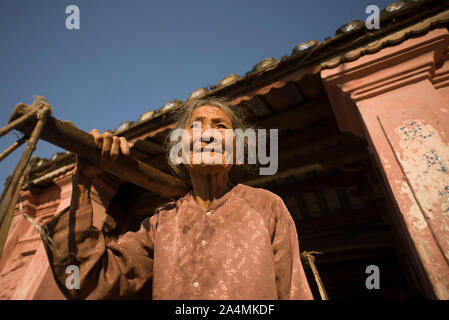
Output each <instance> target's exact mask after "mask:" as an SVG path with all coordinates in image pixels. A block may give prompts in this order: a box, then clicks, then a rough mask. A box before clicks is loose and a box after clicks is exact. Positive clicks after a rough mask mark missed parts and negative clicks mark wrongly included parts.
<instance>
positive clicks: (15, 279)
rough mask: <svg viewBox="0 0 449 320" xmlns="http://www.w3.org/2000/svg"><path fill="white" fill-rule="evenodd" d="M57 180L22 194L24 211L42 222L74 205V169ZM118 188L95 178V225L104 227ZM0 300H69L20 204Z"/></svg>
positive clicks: (0, 277)
mask: <svg viewBox="0 0 449 320" xmlns="http://www.w3.org/2000/svg"><path fill="white" fill-rule="evenodd" d="M72 167H73V166H72ZM53 182H54V185H52V186H51V187H49V188H46V189H43V190H41V191H39V190H38V189H32V190H27V191H25V192H22V193H21V199H22V205H23V209H24V212H25V213H26V214H28V215H29V216H31V217H32V218H33V219H34V220H35V221H36V222H37V223H39V224H42V223H45V222H47V221H48V220H49V219H51V218H52V217H53V216H54V215H55V214H56V213H58V212H60V211H62V210H63V209H64V208H66V207H67V206H69V205H70V198H71V195H72V171H71V170H69V171H68V172H66V173H64V174H62V175H60V176H58V177H56V178H54V180H53ZM117 187H118V185H114V184H111V183H104V182H102V181H99V180H96V181H95V183H94V188H93V193H92V198H93V200H94V201H93V205H94V224H95V226H97V227H99V228H101V227H102V224H103V220H104V217H105V207H107V205H108V203H109V201H110V199H111V198H112V196H113V195H114V193H115V191H116V189H117ZM100 195H101V196H100ZM0 299H3V300H4V299H19V300H21V299H65V297H64V296H63V295H62V293H61V292H60V290H59V289H58V287H57V285H56V283H55V281H54V279H53V275H52V273H51V269H50V266H49V264H48V260H47V254H46V252H45V249H44V246H43V244H42V241H41V238H40V235H39V233H38V231H37V230H36V229H35V228H33V226H32V225H31V224H30V223H29V222H28V221H26V220H25V219H24V218H23V217H22V216H21V215H20V213H19V210H18V206H17V208H16V211H15V213H14V217H13V221H12V223H11V228H10V231H9V233H8V238H7V240H6V244H5V249H4V252H3V255H2V258H1V260H0Z"/></svg>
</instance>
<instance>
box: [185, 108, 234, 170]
mask: <svg viewBox="0 0 449 320" xmlns="http://www.w3.org/2000/svg"><path fill="white" fill-rule="evenodd" d="M185 129H186V130H188V132H189V134H190V163H191V165H188V166H187V167H188V169H189V170H191V169H195V168H197V169H201V170H206V171H210V170H213V171H215V170H229V169H230V167H231V164H226V157H227V156H228V154H227V152H226V137H228V140H230V139H232V138H231V137H230V136H229V135H228V136H227V135H226V131H225V130H226V129H228V134H229V132H230V131H231V130H232V129H233V128H232V121H231V118H230V117H229V116H228V115H227V114H226V113H225V112H224V111H223V110H222V109H220V108H219V107H216V106H209V105H206V106H201V107H198V108H197V109H195V111H194V112H193V114H192V117H191V118H190V119H189V121H188V122H187V124H186V127H185ZM210 129H215V130H210ZM208 135H209V138H208V137H207V136H208ZM201 137H202V139H201ZM220 140H221V141H220ZM220 146H221V147H220ZM220 149H221V150H220ZM194 157H196V162H195V161H194V160H195V159H194ZM218 157H220V158H221V164H217V163H216V161H215V163H211V162H210V161H211V160H209V161H208V159H215V160H217V159H218ZM199 159H201V160H200V163H201V164H199V163H198V160H199ZM212 162H213V160H212ZM195 163H196V164H195Z"/></svg>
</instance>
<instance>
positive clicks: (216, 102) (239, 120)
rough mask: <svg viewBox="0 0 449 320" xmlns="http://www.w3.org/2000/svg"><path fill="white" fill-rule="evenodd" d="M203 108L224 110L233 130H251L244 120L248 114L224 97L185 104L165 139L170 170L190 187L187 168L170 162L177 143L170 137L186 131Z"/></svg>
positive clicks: (195, 100) (196, 100)
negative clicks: (182, 130) (177, 130)
mask: <svg viewBox="0 0 449 320" xmlns="http://www.w3.org/2000/svg"><path fill="white" fill-rule="evenodd" d="M202 106H214V107H218V108H220V109H221V110H223V111H224V112H225V113H226V115H227V116H228V117H229V118H230V119H231V123H232V129H233V130H235V129H242V130H243V131H245V130H246V129H249V128H251V126H249V124H247V123H246V121H245V120H244V119H245V118H246V117H247V112H245V110H244V109H242V108H238V107H234V106H231V105H230V103H229V100H228V99H226V98H224V97H205V98H197V99H191V100H188V101H186V102H184V103H183V104H182V105H181V106H180V107H179V108H178V109H177V110H176V113H175V120H176V126H175V127H174V128H173V129H172V130H171V131H170V132H169V134H168V135H167V138H166V139H165V155H166V158H167V162H168V165H169V167H170V170H171V171H172V172H173V173H174V174H175V175H176V176H178V177H179V178H181V179H183V180H184V181H185V182H187V183H188V184H189V185H190V184H191V182H190V175H189V173H188V171H187V169H186V167H185V166H184V165H183V164H182V163H181V164H176V163H173V162H172V161H171V160H170V150H171V148H172V147H173V146H174V145H175V144H176V143H177V141H170V135H171V133H172V131H173V130H176V129H184V128H185V127H186V125H187V123H188V122H189V120H190V118H191V117H192V115H193V112H194V111H195V110H196V109H197V108H199V107H202ZM243 143H244V145H245V157H246V156H247V149H248V148H247V141H246V140H245V141H243Z"/></svg>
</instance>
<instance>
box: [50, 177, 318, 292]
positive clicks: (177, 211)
mask: <svg viewBox="0 0 449 320" xmlns="http://www.w3.org/2000/svg"><path fill="white" fill-rule="evenodd" d="M70 211H71V212H70ZM70 211H68V212H63V213H62V214H60V215H58V216H57V217H55V218H54V219H53V220H52V221H50V222H49V223H48V224H47V228H48V229H49V231H50V235H51V236H52V238H53V241H54V242H55V243H56V247H57V252H59V254H57V253H54V252H52V251H51V250H50V249H49V248H47V253H48V257H49V261H50V265H51V267H52V270H53V274H54V276H55V279H56V280H57V282H58V285H59V287H60V288H61V290H62V291H63V292H64V294H65V295H66V296H67V297H74V298H87V299H105V298H106V299H113V298H124V297H126V296H133V295H135V294H136V293H142V292H144V291H146V292H147V294H148V296H149V297H152V298H153V299H256V300H259V299H313V296H312V293H311V291H310V288H309V285H308V283H307V278H306V276H305V273H304V269H303V266H302V264H301V260H300V256H299V246H298V237H297V233H296V227H295V224H294V222H293V219H292V217H291V216H290V213H289V212H288V210H287V208H286V207H285V205H284V203H283V201H282V199H281V198H279V197H278V196H277V195H275V194H273V193H271V192H269V191H267V190H263V189H258V188H252V187H249V186H245V185H241V184H239V185H237V186H235V187H234V188H233V189H232V190H230V191H229V192H228V193H226V194H225V195H224V196H223V197H221V198H220V199H218V200H217V201H216V202H215V203H213V205H212V206H211V207H210V208H209V210H207V211H205V210H203V209H202V208H201V207H200V206H199V205H198V204H197V202H196V201H195V200H194V197H193V196H192V194H191V193H188V194H186V195H185V196H184V197H182V198H179V199H178V200H177V201H176V202H172V203H169V204H167V205H165V206H164V207H162V208H159V209H158V210H156V213H155V214H154V215H153V216H152V217H150V218H147V219H145V220H144V221H143V222H142V223H141V226H140V229H139V230H138V231H137V232H127V233H126V234H124V235H122V236H120V237H119V238H118V239H117V240H113V241H110V242H108V243H106V242H105V239H104V237H103V234H102V232H101V231H100V230H98V229H97V228H95V227H93V226H92V204H91V201H90V199H89V198H87V199H84V200H82V202H81V205H80V206H79V207H78V208H72V209H71V210H70ZM69 226H70V229H71V230H72V231H71V232H70V233H69V232H68V230H69ZM69 248H70V250H69ZM71 264H72V265H76V266H78V267H79V268H80V288H79V289H71V290H68V289H67V288H66V287H65V281H66V279H67V277H68V274H66V273H65V270H66V267H67V266H68V265H71ZM138 297H143V296H142V295H139V296H138Z"/></svg>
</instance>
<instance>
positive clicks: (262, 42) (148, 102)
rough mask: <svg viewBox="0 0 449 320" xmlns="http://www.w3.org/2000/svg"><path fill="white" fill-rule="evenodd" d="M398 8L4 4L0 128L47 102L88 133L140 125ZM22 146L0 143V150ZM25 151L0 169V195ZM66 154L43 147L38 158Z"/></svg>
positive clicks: (359, 3) (59, 1)
mask: <svg viewBox="0 0 449 320" xmlns="http://www.w3.org/2000/svg"><path fill="white" fill-rule="evenodd" d="M391 2H392V1H381V0H315V1H305V0H296V1H292V0H290V1H287V0H277V1H273V0H272V1H266V0H228V1H214V0H209V1H202V0H201V1H196V0H192V1H181V0H180V1H172V0H163V1H162V0H160V1H153V0H147V1H143V0H127V1H125V0H107V1H106V0H84V1H75V0H72V1H65V0H39V1H37V0H34V1H23V0H2V1H1V2H0V97H1V106H0V115H1V117H0V119H1V122H0V126H4V125H6V123H7V120H8V118H9V116H10V114H11V112H12V110H13V109H14V106H15V105H16V104H17V103H19V102H24V103H26V104H31V103H32V101H33V100H34V98H33V97H34V96H36V95H43V96H45V97H46V98H47V100H48V101H49V103H50V105H51V106H52V107H53V114H54V116H55V117H57V118H58V119H60V120H70V121H72V122H73V123H75V124H76V125H77V126H78V127H79V128H81V129H82V130H85V131H90V130H91V129H92V128H98V129H99V130H100V131H104V130H107V129H115V128H116V127H117V126H118V125H119V124H120V123H121V122H123V121H126V120H132V121H137V119H138V118H139V116H140V115H141V114H142V113H143V112H145V111H147V110H151V109H159V108H160V107H161V106H162V105H163V104H164V103H166V102H167V101H169V100H172V99H179V100H181V101H185V100H186V98H187V97H188V95H189V94H190V92H192V91H193V90H195V89H197V88H200V87H203V86H207V85H210V84H217V83H218V82H219V81H220V80H221V79H222V78H224V77H225V76H226V75H228V74H231V73H237V74H239V75H241V76H242V75H244V74H245V73H246V72H247V71H249V70H250V69H252V67H253V66H254V65H255V64H256V63H258V62H260V61H261V60H263V59H265V58H268V57H275V58H277V59H280V58H281V57H282V56H283V55H284V54H290V53H291V51H292V49H293V48H294V47H295V46H296V45H297V44H299V43H301V42H303V41H306V40H311V39H316V40H319V41H321V40H323V39H324V38H325V37H327V36H333V35H334V33H335V30H337V29H338V27H340V26H341V25H343V24H345V23H346V22H348V21H351V20H356V19H359V20H363V21H364V20H365V19H366V17H367V14H365V8H366V7H367V6H368V5H370V4H375V5H377V6H379V8H380V9H382V8H384V7H385V6H386V5H388V4H389V3H391ZM71 4H75V5H77V6H78V7H79V9H80V27H81V28H80V29H79V30H67V29H66V27H65V20H66V18H67V16H68V14H66V13H65V9H66V7H67V6H68V5H71ZM15 140H16V136H15V135H12V134H11V135H8V136H4V137H2V138H0V150H4V149H5V148H6V147H8V146H9V145H10V144H12V143H13V142H14V141H15ZM22 151H23V147H21V148H20V149H18V150H16V151H15V152H14V153H13V154H12V155H10V156H9V157H8V158H6V159H5V160H3V161H2V162H0V189H2V188H3V182H4V181H5V179H6V177H7V176H8V175H9V174H10V173H11V172H12V170H13V169H14V167H15V164H16V162H17V161H18V159H19V158H20V155H21V153H22ZM58 151H62V150H60V149H59V148H57V147H55V146H52V145H50V144H48V143H46V142H44V141H40V142H39V144H38V147H37V150H36V151H35V154H36V155H38V156H40V157H47V158H49V157H51V155H52V154H53V153H55V152H58Z"/></svg>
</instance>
